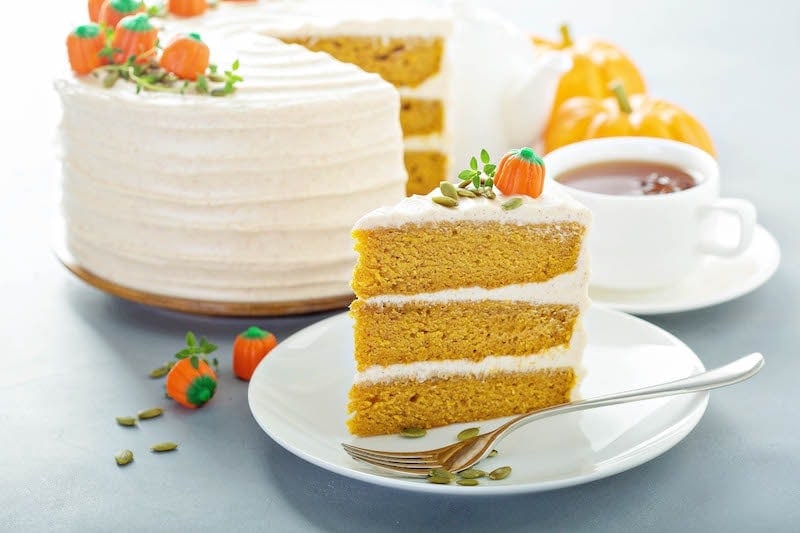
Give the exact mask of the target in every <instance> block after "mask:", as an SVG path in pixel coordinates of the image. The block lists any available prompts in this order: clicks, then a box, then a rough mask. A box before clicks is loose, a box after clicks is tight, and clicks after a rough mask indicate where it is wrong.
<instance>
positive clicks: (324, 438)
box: [248, 307, 708, 495]
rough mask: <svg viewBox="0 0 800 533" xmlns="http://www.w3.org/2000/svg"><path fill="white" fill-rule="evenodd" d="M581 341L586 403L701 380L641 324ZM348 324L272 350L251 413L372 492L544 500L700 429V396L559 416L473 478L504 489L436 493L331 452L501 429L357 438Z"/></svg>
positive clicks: (343, 317) (597, 320)
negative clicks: (488, 474)
mask: <svg viewBox="0 0 800 533" xmlns="http://www.w3.org/2000/svg"><path fill="white" fill-rule="evenodd" d="M586 328H587V330H588V334H589V339H590V341H589V345H588V347H587V350H586V353H585V358H584V366H585V367H586V372H587V373H586V376H585V379H584V381H583V382H582V385H581V389H580V393H581V395H582V396H583V397H586V398H588V397H593V396H598V395H601V394H606V393H611V392H616V391H622V390H627V389H633V388H638V387H643V386H647V385H653V384H655V383H659V382H663V381H670V380H673V379H678V378H682V377H685V376H688V375H691V374H695V373H697V372H701V371H702V370H703V369H704V368H703V364H702V363H701V362H700V360H699V359H698V358H697V356H696V355H695V354H694V352H692V350H691V349H689V348H688V347H687V346H686V345H685V344H683V343H682V342H681V341H680V340H678V339H677V338H675V337H674V336H672V335H670V334H669V333H667V332H665V331H664V330H662V329H660V328H658V327H656V326H653V325H652V324H649V323H647V322H645V321H644V320H641V319H638V318H635V317H632V316H630V315H626V314H624V313H620V312H617V311H612V310H608V309H603V308H599V307H592V308H591V309H590V310H589V312H588V313H587V316H586ZM354 368H355V365H354V361H353V341H352V324H351V320H350V318H349V317H348V316H347V314H346V313H343V314H339V315H336V316H333V317H331V318H328V319H325V320H322V321H320V322H317V323H316V324H313V325H311V326H309V327H307V328H305V329H303V330H301V331H299V332H298V333H296V334H294V335H292V336H291V337H289V338H287V339H286V340H284V341H283V342H281V343H280V344H279V345H278V346H277V347H276V348H275V349H274V350H273V351H272V352H271V353H270V355H269V356H268V357H266V358H265V359H263V360H262V362H261V363H260V364H259V366H258V368H257V369H256V371H255V373H254V374H253V377H252V379H251V380H250V385H249V389H248V400H249V404H250V409H251V411H252V413H253V416H254V417H255V419H256V421H257V422H258V424H259V425H260V426H261V428H262V429H263V430H264V431H265V432H266V433H267V435H269V436H270V437H272V439H274V440H275V441H276V442H277V443H278V444H280V445H281V446H283V447H284V448H286V449H287V450H289V451H290V452H292V453H294V454H295V455H297V456H298V457H301V458H303V459H305V460H307V461H309V462H311V463H313V464H315V465H318V466H321V467H322V468H325V469H328V470H330V471H332V472H336V473H339V474H342V475H344V476H348V477H351V478H355V479H360V480H362V481H366V482H369V483H375V484H377V485H383V486H387V487H395V488H399V489H407V490H413V491H420V492H436V493H452V494H459V495H485V494H512V493H523V492H536V491H542V490H550V489H556V488H561V487H567V486H570V485H576V484H579V483H585V482H588V481H592V480H595V479H599V478H603V477H606V476H610V475H612V474H616V473H618V472H621V471H623V470H627V469H629V468H632V467H635V466H637V465H640V464H642V463H644V462H645V461H648V460H650V459H652V458H654V457H656V456H658V455H659V454H661V453H663V452H665V451H666V450H668V449H670V448H671V447H672V446H674V445H675V444H677V443H678V442H679V441H680V440H681V439H682V438H683V437H684V436H686V435H687V434H688V433H689V432H690V431H691V430H692V429H693V428H694V427H695V425H696V424H697V423H698V422H699V421H700V418H701V417H702V416H703V413H704V412H705V409H706V405H707V403H708V393H706V392H703V393H694V394H690V395H682V396H675V397H671V398H659V399H654V400H646V401H643V402H637V403H631V404H624V405H616V406H610V407H602V408H598V409H594V410H589V411H584V412H580V413H571V414H566V415H561V416H558V417H554V418H551V419H545V420H542V421H540V422H535V423H532V424H530V425H528V426H525V427H524V428H521V429H519V430H517V431H516V432H515V433H513V434H511V435H510V436H509V437H507V438H506V439H504V440H503V441H502V442H501V443H500V444H499V446H498V451H499V453H498V455H497V456H495V457H492V458H489V459H485V460H484V461H483V462H482V463H481V468H483V469H485V470H487V469H488V470H490V469H493V468H496V467H498V466H504V465H509V466H511V467H512V469H513V472H512V474H511V475H510V476H509V477H508V478H506V479H504V480H502V481H483V480H482V481H483V482H482V483H481V485H479V486H477V487H462V486H459V485H435V484H432V483H428V482H427V481H425V480H420V479H409V478H400V477H393V476H387V475H385V474H381V473H378V472H376V471H375V470H373V469H372V468H370V467H369V465H365V464H362V463H359V462H357V461H355V460H353V459H351V458H350V456H349V455H347V454H346V453H345V452H344V450H343V449H342V447H341V445H340V443H342V442H350V443H354V444H356V445H358V446H364V447H368V448H377V449H384V450H413V449H428V448H436V447H439V446H443V445H444V444H447V443H450V442H453V441H454V440H455V436H456V434H457V433H458V432H459V431H461V430H462V429H464V428H467V427H471V426H476V425H479V426H480V427H481V429H482V430H489V429H491V428H493V427H496V426H497V425H499V424H500V423H501V422H503V421H504V420H507V419H506V418H504V419H496V420H491V421H484V422H480V423H472V424H455V425H451V426H446V427H443V428H437V429H433V430H429V431H428V434H427V435H426V436H425V437H423V438H419V439H406V438H402V437H400V436H398V435H389V436H381V437H368V438H356V437H353V436H352V435H350V434H349V433H348V431H347V429H346V427H345V420H346V419H347V415H346V412H345V411H346V405H347V393H348V390H349V388H350V384H351V380H352V378H353V374H354Z"/></svg>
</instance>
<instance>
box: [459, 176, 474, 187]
mask: <svg viewBox="0 0 800 533" xmlns="http://www.w3.org/2000/svg"><path fill="white" fill-rule="evenodd" d="M471 183H472V178H469V179H465V180H461V183H459V184H458V188H459V189H464V188H466V187H469V186H470V184H471Z"/></svg>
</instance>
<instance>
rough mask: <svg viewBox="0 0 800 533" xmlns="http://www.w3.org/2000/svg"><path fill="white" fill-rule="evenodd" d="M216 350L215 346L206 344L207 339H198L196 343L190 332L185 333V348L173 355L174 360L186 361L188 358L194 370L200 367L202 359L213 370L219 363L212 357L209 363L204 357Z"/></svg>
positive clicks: (195, 338)
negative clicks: (212, 367) (211, 366)
mask: <svg viewBox="0 0 800 533" xmlns="http://www.w3.org/2000/svg"><path fill="white" fill-rule="evenodd" d="M216 350H217V346H216V344H211V343H210V342H208V339H206V338H205V337H200V341H199V342H198V340H197V337H195V335H194V333H192V332H191V331H187V332H186V348H184V349H183V350H181V351H179V352H178V353H176V354H175V359H186V358H187V357H188V358H189V362H191V364H192V366H193V367H194V368H197V367H198V366H199V365H200V359H201V358H202V359H203V361H205V362H206V363H210V364H211V365H213V366H214V367H215V368H216V367H217V366H218V365H219V361H217V358H216V357H214V358H213V359H212V360H211V361H209V360H208V359H207V358H206V356H207V355H208V354H210V353H213V352H215V351H216Z"/></svg>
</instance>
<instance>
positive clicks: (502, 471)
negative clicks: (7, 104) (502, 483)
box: [489, 466, 511, 480]
mask: <svg viewBox="0 0 800 533" xmlns="http://www.w3.org/2000/svg"><path fill="white" fill-rule="evenodd" d="M510 473H511V467H510V466H501V467H499V468H495V469H494V470H492V471H491V472H489V479H494V480H498V479H505V478H507V477H508V475H509V474H510Z"/></svg>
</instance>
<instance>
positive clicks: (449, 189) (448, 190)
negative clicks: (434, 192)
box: [439, 181, 458, 201]
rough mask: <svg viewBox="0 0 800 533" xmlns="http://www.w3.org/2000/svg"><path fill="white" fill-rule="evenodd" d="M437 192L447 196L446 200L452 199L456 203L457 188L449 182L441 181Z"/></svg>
mask: <svg viewBox="0 0 800 533" xmlns="http://www.w3.org/2000/svg"><path fill="white" fill-rule="evenodd" d="M439 190H440V191H442V194H443V195H445V196H447V197H448V198H452V199H453V200H455V201H458V187H456V186H455V185H453V184H452V183H450V182H449V181H443V182H441V183H439Z"/></svg>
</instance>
